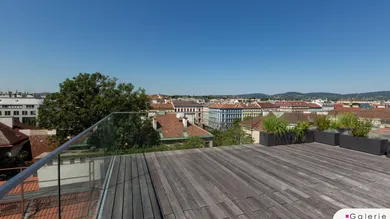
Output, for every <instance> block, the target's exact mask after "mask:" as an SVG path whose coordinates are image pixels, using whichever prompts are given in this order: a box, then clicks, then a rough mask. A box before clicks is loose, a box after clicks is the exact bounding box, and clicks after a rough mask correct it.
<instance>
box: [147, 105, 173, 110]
mask: <svg viewBox="0 0 390 219" xmlns="http://www.w3.org/2000/svg"><path fill="white" fill-rule="evenodd" d="M150 109H152V110H173V105H172V103H152V104H150Z"/></svg>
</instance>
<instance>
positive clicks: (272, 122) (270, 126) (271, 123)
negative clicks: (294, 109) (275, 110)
mask: <svg viewBox="0 0 390 219" xmlns="http://www.w3.org/2000/svg"><path fill="white" fill-rule="evenodd" d="M263 128H264V131H265V132H267V133H274V134H276V135H283V134H284V133H286V131H287V121H286V120H284V119H282V118H277V117H276V116H268V117H267V118H265V119H264V121H263Z"/></svg>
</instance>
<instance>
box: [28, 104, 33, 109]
mask: <svg viewBox="0 0 390 219" xmlns="http://www.w3.org/2000/svg"><path fill="white" fill-rule="evenodd" d="M26 108H27V109H34V105H26Z"/></svg>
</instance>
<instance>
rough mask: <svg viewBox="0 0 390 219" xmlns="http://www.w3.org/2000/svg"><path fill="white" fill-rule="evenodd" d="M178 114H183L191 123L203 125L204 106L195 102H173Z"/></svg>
mask: <svg viewBox="0 0 390 219" xmlns="http://www.w3.org/2000/svg"><path fill="white" fill-rule="evenodd" d="M172 103H173V107H174V109H175V112H176V113H182V114H183V115H184V116H185V117H187V118H188V120H189V121H190V122H191V123H195V124H198V125H201V122H202V109H203V106H202V105H201V104H199V103H197V102H195V101H182V100H173V101H172Z"/></svg>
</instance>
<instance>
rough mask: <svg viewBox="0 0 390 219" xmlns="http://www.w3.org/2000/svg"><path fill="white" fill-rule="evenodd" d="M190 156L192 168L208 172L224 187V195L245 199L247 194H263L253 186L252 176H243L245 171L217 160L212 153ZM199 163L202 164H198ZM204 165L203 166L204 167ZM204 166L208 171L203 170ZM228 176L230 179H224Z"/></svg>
mask: <svg viewBox="0 0 390 219" xmlns="http://www.w3.org/2000/svg"><path fill="white" fill-rule="evenodd" d="M194 157H195V156H191V159H190V161H188V160H187V162H191V161H192V163H191V164H192V165H193V166H194V168H198V169H202V170H203V172H204V174H206V175H207V174H209V175H210V176H212V177H211V179H212V178H214V179H215V180H213V183H214V184H219V187H220V188H221V189H224V193H225V194H226V196H228V197H229V198H231V199H232V200H234V198H235V197H237V198H242V199H245V197H247V196H251V195H253V194H263V192H262V191H259V190H256V189H254V188H253V186H251V185H253V183H255V182H253V180H254V179H253V178H251V177H250V176H249V175H247V176H244V174H245V173H243V172H242V171H240V170H238V169H236V168H235V167H234V166H229V164H227V163H224V162H222V161H220V160H218V159H217V158H216V157H214V155H213V154H212V153H207V154H205V153H202V154H201V156H198V157H196V158H194ZM199 163H202V164H204V165H202V166H200V165H198V164H199ZM204 166H205V167H204ZM205 168H206V169H207V170H208V171H205ZM226 178H229V179H231V180H226Z"/></svg>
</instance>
